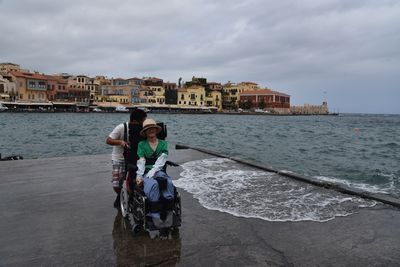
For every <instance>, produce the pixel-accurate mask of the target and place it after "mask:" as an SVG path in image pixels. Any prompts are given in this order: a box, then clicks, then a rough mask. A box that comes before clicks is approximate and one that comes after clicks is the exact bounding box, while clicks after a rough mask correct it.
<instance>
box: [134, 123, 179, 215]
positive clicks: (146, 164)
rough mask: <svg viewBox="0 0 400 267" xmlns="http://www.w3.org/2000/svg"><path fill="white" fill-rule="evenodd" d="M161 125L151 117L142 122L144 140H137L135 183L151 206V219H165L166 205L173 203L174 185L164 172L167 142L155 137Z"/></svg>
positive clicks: (141, 132) (141, 133)
mask: <svg viewBox="0 0 400 267" xmlns="http://www.w3.org/2000/svg"><path fill="white" fill-rule="evenodd" d="M160 131H161V127H160V126H158V125H157V124H156V122H155V121H154V120H152V119H146V120H145V121H144V122H143V129H142V130H141V131H140V135H142V136H145V137H146V140H143V141H141V142H139V144H138V149H137V155H138V158H139V159H138V161H137V172H136V184H137V186H138V187H139V188H143V192H144V193H145V195H146V197H147V199H148V200H149V201H150V203H154V205H153V206H157V207H159V209H158V208H152V209H150V212H149V214H147V215H150V216H151V217H152V218H153V221H157V220H161V221H165V220H166V216H167V213H166V212H165V210H168V207H169V206H171V205H173V199H174V186H173V184H172V178H171V177H170V176H168V175H167V174H166V167H165V166H166V163H167V158H168V143H167V141H165V140H161V139H158V138H157V134H158V133H159V132H160Z"/></svg>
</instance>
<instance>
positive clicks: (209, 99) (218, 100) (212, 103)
mask: <svg viewBox="0 0 400 267" xmlns="http://www.w3.org/2000/svg"><path fill="white" fill-rule="evenodd" d="M205 106H206V107H216V108H217V109H218V110H222V97H221V92H220V91H217V90H213V91H209V92H206V102H205Z"/></svg>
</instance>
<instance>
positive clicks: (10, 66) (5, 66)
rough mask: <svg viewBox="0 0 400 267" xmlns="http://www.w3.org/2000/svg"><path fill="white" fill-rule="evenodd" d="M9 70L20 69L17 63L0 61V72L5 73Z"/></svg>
mask: <svg viewBox="0 0 400 267" xmlns="http://www.w3.org/2000/svg"><path fill="white" fill-rule="evenodd" d="M11 71H21V68H20V66H19V65H18V64H14V63H10V62H5V63H0V73H3V74H7V73H9V72H11Z"/></svg>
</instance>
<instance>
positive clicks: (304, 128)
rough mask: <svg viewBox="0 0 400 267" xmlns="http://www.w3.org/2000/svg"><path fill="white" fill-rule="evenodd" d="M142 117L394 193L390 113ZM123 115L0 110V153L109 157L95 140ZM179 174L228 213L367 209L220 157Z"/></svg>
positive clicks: (220, 146)
mask: <svg viewBox="0 0 400 267" xmlns="http://www.w3.org/2000/svg"><path fill="white" fill-rule="evenodd" d="M149 117H152V118H154V119H156V120H157V121H163V122H165V123H166V124H167V125H168V140H169V142H170V143H171V144H172V145H173V144H175V143H178V142H179V143H184V144H188V145H191V146H196V147H201V148H205V149H210V150H214V151H217V152H220V153H223V154H226V155H229V156H234V157H238V158H242V159H245V160H250V161H254V162H257V163H260V164H265V165H269V166H272V167H273V168H275V169H279V170H285V171H289V172H294V173H298V174H302V175H306V176H311V177H315V178H318V179H322V180H328V181H335V182H340V183H344V184H348V185H350V186H352V187H356V188H360V189H362V190H366V191H371V192H380V193H385V194H390V195H392V196H394V197H397V198H398V197H400V167H399V166H400V164H399V163H400V115H364V114H345V115H340V116H268V115H215V114H207V115H189V114H149ZM128 119H129V115H128V114H118V113H54V114H52V113H0V153H2V155H3V156H8V155H11V154H19V155H22V156H24V157H25V158H46V157H57V156H72V155H84V154H102V153H110V147H109V146H108V145H106V144H105V138H106V137H107V135H108V134H109V133H110V132H111V131H112V129H113V128H114V127H115V126H116V125H117V124H118V123H120V122H123V121H126V120H128ZM183 170H184V171H183V172H182V175H181V176H182V177H181V178H180V179H179V180H178V181H176V184H177V186H179V187H181V188H184V189H185V190H187V191H189V192H191V193H192V194H194V195H195V197H196V198H198V199H199V201H200V203H201V204H202V205H203V206H205V207H207V208H210V209H217V210H221V211H227V212H230V213H232V214H234V215H238V216H245V217H257V218H262V219H267V220H272V221H275V220H276V221H285V220H287V221H299V220H315V221H326V220H329V219H332V218H334V217H335V216H345V215H348V214H351V213H353V212H354V211H356V210H357V209H359V208H362V207H366V206H371V205H373V203H372V202H370V201H364V200H361V199H358V198H354V197H349V196H346V195H340V194H338V193H335V192H334V193H332V194H329V193H324V194H321V193H315V192H314V193H313V189H312V187H309V186H308V185H304V184H301V183H300V184H299V183H294V182H293V181H289V180H287V179H283V178H282V177H280V176H278V177H277V176H276V175H275V176H274V175H272V174H270V173H266V172H261V171H254V170H246V168H244V167H241V169H237V165H235V164H233V163H232V162H230V161H229V160H226V159H223V160H222V159H213V158H211V159H207V160H203V161H196V162H188V163H186V164H183ZM194 174H195V175H194ZM227 184H229V187H227V186H226V185H227ZM242 198H245V199H246V201H242Z"/></svg>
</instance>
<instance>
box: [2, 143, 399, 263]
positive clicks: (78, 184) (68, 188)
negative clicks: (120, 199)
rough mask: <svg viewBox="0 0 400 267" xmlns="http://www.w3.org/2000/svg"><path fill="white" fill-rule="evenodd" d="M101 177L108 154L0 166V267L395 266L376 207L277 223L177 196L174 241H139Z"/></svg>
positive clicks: (391, 216)
mask: <svg viewBox="0 0 400 267" xmlns="http://www.w3.org/2000/svg"><path fill="white" fill-rule="evenodd" d="M210 157H214V156H211V155H209V154H206V153H203V152H199V151H196V150H192V149H185V150H175V149H173V148H170V159H171V160H172V161H174V162H176V163H178V164H180V165H181V166H185V163H188V162H193V161H198V160H207V159H210ZM237 164H239V163H237ZM238 168H249V167H248V166H247V167H244V165H239V166H238ZM110 170H111V163H110V160H109V155H92V156H74V157H59V158H47V159H28V160H26V159H24V160H16V161H4V162H0V176H1V178H2V179H1V181H0V199H1V202H0V203H1V204H0V205H1V210H2V216H1V219H0V229H1V232H2V239H1V241H0V242H1V248H0V265H1V266H32V265H44V266H48V265H98V266H113V265H117V266H147V265H163V266H204V265H215V264H219V265H236V266H265V265H268V266H291V265H294V266H316V265H346V266H350V265H384V266H396V265H397V264H398V262H400V255H399V254H398V251H399V250H400V238H399V236H400V230H399V229H400V227H399V222H400V211H399V209H398V208H395V207H393V206H391V205H385V204H381V203H378V202H377V203H376V204H375V205H374V206H372V207H369V208H361V209H359V210H358V211H357V212H355V213H353V214H350V215H348V216H344V217H341V216H339V217H335V218H334V219H332V220H328V221H326V222H313V221H298V222H290V221H286V222H285V221H282V222H277V221H266V220H262V219H256V218H243V217H238V216H233V215H231V214H229V213H226V212H220V211H216V210H210V209H206V208H204V207H203V206H202V205H201V204H200V203H199V201H198V200H197V199H196V198H195V197H194V196H193V195H192V194H190V193H187V192H186V191H185V190H182V189H180V188H178V190H179V192H180V193H181V196H182V207H183V217H182V218H183V223H182V227H181V228H180V231H179V233H178V234H174V235H171V236H170V237H169V238H168V239H167V240H161V239H158V238H153V239H152V238H151V237H150V236H149V235H147V234H145V233H143V234H139V235H138V236H135V235H133V234H132V232H131V231H130V229H129V224H127V223H126V222H125V221H124V220H123V219H122V218H121V215H120V214H119V213H118V212H117V211H116V210H115V209H113V208H112V202H113V198H114V195H113V194H114V193H113V192H112V190H111V186H110V181H109V176H110ZM168 173H169V174H170V175H171V176H172V177H174V179H175V181H176V182H178V181H179V180H180V176H181V173H182V167H177V168H172V167H171V168H169V169H168ZM282 179H285V178H283V177H282ZM313 191H317V192H319V193H321V194H326V193H327V192H328V191H331V190H330V189H326V188H321V187H315V188H314V189H313ZM337 194H339V193H337ZM265 197H268V196H265Z"/></svg>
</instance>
